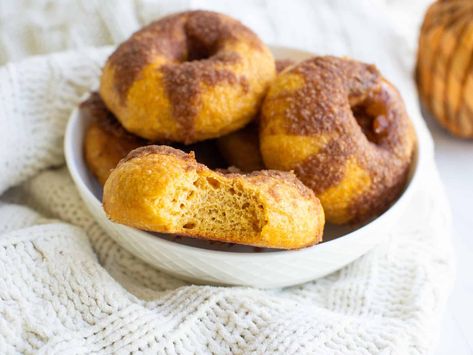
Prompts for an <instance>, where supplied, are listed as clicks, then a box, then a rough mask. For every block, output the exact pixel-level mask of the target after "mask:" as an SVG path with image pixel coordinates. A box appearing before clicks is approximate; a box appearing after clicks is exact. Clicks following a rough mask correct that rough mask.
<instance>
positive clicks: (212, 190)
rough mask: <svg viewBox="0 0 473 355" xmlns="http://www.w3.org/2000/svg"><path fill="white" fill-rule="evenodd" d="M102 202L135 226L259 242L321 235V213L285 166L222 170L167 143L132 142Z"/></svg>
mask: <svg viewBox="0 0 473 355" xmlns="http://www.w3.org/2000/svg"><path fill="white" fill-rule="evenodd" d="M103 207H104V210H105V212H106V214H107V216H108V217H109V218H110V219H111V220H112V221H115V222H118V223H121V224H125V225H128V226H132V227H136V228H139V229H143V230H148V231H154V232H162V233H171V234H178V235H183V236H188V237H193V238H201V239H208V240H216V241H221V242H230V243H238V244H245V245H253V246H258V247H267V248H282V249H294V248H302V247H306V246H310V245H312V244H315V243H317V242H319V241H321V239H322V233H323V226H324V213H323V210H322V207H321V205H320V202H319V200H318V199H317V198H316V197H315V195H314V193H313V192H312V191H311V190H310V189H308V188H307V187H305V186H304V185H303V184H302V183H301V182H300V181H299V180H298V179H297V178H296V177H295V176H294V174H292V173H287V172H276V171H261V172H256V173H252V174H249V175H243V174H239V173H231V172H227V173H223V172H216V171H212V170H210V169H208V168H207V167H206V166H205V165H202V164H199V163H197V162H196V160H195V158H194V155H193V153H190V154H186V153H184V152H182V151H180V150H177V149H174V148H171V147H168V146H147V147H142V148H138V149H135V150H134V151H132V152H131V153H130V154H129V155H128V156H127V157H126V158H125V159H123V160H122V161H121V162H120V163H119V165H118V166H117V168H116V169H115V170H113V171H112V173H111V175H110V177H109V178H108V180H107V182H106V184H105V187H104V194H103Z"/></svg>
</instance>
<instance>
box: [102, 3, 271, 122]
mask: <svg viewBox="0 0 473 355" xmlns="http://www.w3.org/2000/svg"><path fill="white" fill-rule="evenodd" d="M242 39H244V40H245V41H246V43H249V44H250V45H251V46H252V48H254V49H256V50H262V47H263V44H262V43H261V41H260V40H259V39H258V37H257V36H256V34H255V33H253V32H252V31H251V30H250V29H248V28H247V27H246V26H244V25H243V24H242V23H240V22H239V21H237V20H234V19H232V18H230V17H228V16H225V15H222V14H218V13H216V12H211V11H187V12H182V13H178V14H174V15H170V16H167V17H164V18H162V19H160V20H158V21H155V22H153V23H151V24H150V25H148V26H146V27H144V28H143V29H141V30H140V31H138V32H136V33H135V34H133V36H131V38H130V39H128V40H127V41H125V42H123V43H122V44H121V45H120V46H119V47H118V48H117V50H116V51H115V52H114V53H113V54H112V56H111V57H110V59H109V61H110V64H111V65H112V66H113V67H114V70H115V78H116V80H115V85H116V87H117V91H118V93H119V96H120V98H121V100H122V102H125V100H126V95H127V92H128V90H129V88H130V87H131V85H132V84H133V82H134V81H135V80H136V78H137V75H138V74H139V73H140V71H141V70H142V69H143V68H144V67H145V66H146V65H147V64H149V63H151V61H152V59H153V57H155V56H156V55H158V54H159V55H163V56H164V57H165V58H167V59H168V61H169V62H170V63H173V64H169V65H166V66H164V68H162V70H163V73H164V76H165V82H166V88H167V91H168V93H169V97H170V99H171V101H172V102H173V103H174V104H175V106H174V107H175V111H176V116H178V117H181V120H184V119H187V117H189V116H188V115H189V114H190V115H192V114H195V112H194V111H192V109H191V108H189V107H191V106H192V105H191V104H188V105H187V106H189V107H183V105H182V102H184V101H189V102H192V100H193V99H194V98H195V96H196V94H197V90H198V83H199V80H200V81H204V82H205V83H206V84H208V85H214V84H216V83H218V82H221V81H225V82H230V83H239V84H240V85H242V87H243V89H244V90H247V89H248V82H247V79H246V78H245V77H244V76H236V75H235V74H234V73H232V72H229V71H226V70H219V69H217V65H218V64H219V63H222V62H232V63H233V62H235V61H239V60H240V58H239V55H238V54H236V53H234V52H226V51H225V50H224V46H225V44H227V43H228V42H231V41H238V40H242ZM188 110H191V111H190V112H188ZM187 126H190V125H187V124H185V123H184V127H187Z"/></svg>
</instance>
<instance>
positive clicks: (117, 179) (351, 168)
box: [81, 11, 415, 249]
mask: <svg viewBox="0 0 473 355" xmlns="http://www.w3.org/2000/svg"><path fill="white" fill-rule="evenodd" d="M81 111H82V114H83V115H86V116H89V120H90V121H91V123H90V125H89V126H88V128H87V131H86V135H85V140H84V155H85V160H86V163H87V165H88V167H89V169H90V170H91V172H92V173H93V174H94V175H95V176H96V177H97V179H98V180H99V182H100V183H101V184H102V185H103V186H104V190H103V207H104V210H105V212H106V214H107V216H108V217H109V218H110V219H111V220H112V221H114V222H117V223H121V224H125V225H128V226H132V227H136V228H140V229H143V230H148V231H154V232H162V233H170V234H176V235H180V236H188V237H195V238H202V239H207V240H215V241H221V242H230V243H238V244H245V245H253V246H258V247H266V248H280V249H295V248H302V247H307V246H310V245H313V244H315V243H318V242H320V241H321V240H322V236H323V229H324V224H325V220H327V221H328V222H330V223H334V224H360V223H366V222H367V221H369V220H370V219H372V218H373V217H375V216H377V215H379V214H380V213H382V212H383V211H385V210H386V209H387V208H388V207H389V205H390V204H391V203H392V202H393V201H394V200H395V199H396V198H397V197H398V196H399V195H400V194H401V192H402V190H403V188H404V186H405V184H406V181H407V178H408V173H409V170H410V169H409V168H410V165H411V162H412V159H413V152H414V149H415V133H414V130H413V127H412V124H411V122H410V119H409V117H408V115H407V113H406V110H405V107H404V104H403V101H402V99H401V97H400V95H399V92H398V91H397V90H396V88H394V87H393V85H392V84H391V83H389V82H388V81H387V80H386V79H385V78H383V76H382V75H381V74H380V73H379V71H378V70H377V68H376V67H375V66H373V65H369V64H364V63H361V62H357V61H355V60H352V59H348V58H338V57H331V56H314V57H312V58H310V59H307V60H305V61H302V62H299V63H295V62H292V61H290V60H282V61H275V59H274V58H273V55H272V53H271V51H270V49H269V48H268V47H267V46H266V45H265V44H264V43H263V42H262V41H261V40H260V39H259V38H258V36H257V35H256V34H255V33H253V32H252V31H251V30H250V29H249V28H247V27H246V26H244V25H243V24H241V23H240V22H238V21H237V20H235V19H233V18H230V17H228V16H226V15H223V14H219V13H215V12H208V11H189V12H183V13H178V14H174V15H171V16H168V17H165V18H162V19H160V20H158V21H156V22H153V23H151V24H150V25H148V26H146V27H144V28H143V29H141V30H140V31H138V32H136V33H135V34H133V35H132V36H131V37H130V38H129V39H128V40H127V41H125V42H124V43H122V44H121V45H120V46H119V47H118V48H117V49H116V50H115V52H114V53H113V54H112V55H111V56H110V57H109V58H108V60H107V62H106V64H105V66H104V68H103V73H102V77H101V81H100V89H99V92H98V93H92V94H91V96H90V97H89V99H87V100H86V101H85V102H83V103H82V104H81Z"/></svg>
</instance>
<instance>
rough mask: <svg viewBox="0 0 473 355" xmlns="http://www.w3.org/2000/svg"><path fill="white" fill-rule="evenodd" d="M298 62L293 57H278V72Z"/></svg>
mask: <svg viewBox="0 0 473 355" xmlns="http://www.w3.org/2000/svg"><path fill="white" fill-rule="evenodd" d="M295 63H296V62H295V61H293V60H292V59H278V60H276V72H277V73H278V74H279V73H280V72H282V71H283V70H284V69H286V68H288V67H290V66H291V65H293V64H295Z"/></svg>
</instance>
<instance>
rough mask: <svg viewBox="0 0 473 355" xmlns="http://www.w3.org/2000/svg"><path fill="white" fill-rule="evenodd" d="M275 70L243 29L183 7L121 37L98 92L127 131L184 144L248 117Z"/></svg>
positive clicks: (237, 125) (262, 47)
mask: <svg viewBox="0 0 473 355" xmlns="http://www.w3.org/2000/svg"><path fill="white" fill-rule="evenodd" d="M274 77H275V64H274V59H273V56H272V54H271V52H270V51H269V49H268V48H267V47H266V46H265V45H264V44H263V42H261V40H260V39H259V38H258V37H257V36H256V34H255V33H253V32H252V31H251V30H250V29H248V28H247V27H246V26H244V25H243V24H241V23H240V22H239V21H237V20H235V19H232V18H230V17H228V16H225V15H222V14H218V13H215V12H209V11H189V12H182V13H178V14H175V15H171V16H168V17H165V18H163V19H161V20H158V21H156V22H153V23H151V24H150V25H148V26H146V27H144V28H143V29H141V30H140V31H138V32H136V33H135V34H133V35H132V36H131V37H130V38H129V39H128V40H127V41H125V42H124V43H122V44H121V45H120V46H119V47H118V48H117V49H116V51H115V52H114V53H113V54H112V55H111V56H110V57H109V59H108V60H107V62H106V64H105V67H104V69H103V73H102V77H101V81H100V95H101V97H102V98H103V100H104V101H105V103H106V105H107V107H108V108H109V109H110V110H111V111H112V112H113V113H114V114H115V116H116V117H117V118H118V120H119V121H120V122H121V124H122V125H123V127H125V129H126V130H128V131H129V132H131V133H134V134H136V135H138V136H140V137H143V138H145V139H147V140H151V141H163V140H165V141H174V142H180V143H185V144H190V143H192V142H196V141H201V140H204V139H209V138H214V137H218V136H221V135H224V134H226V133H229V132H231V131H234V130H236V129H239V128H241V127H243V126H244V125H245V124H247V123H248V122H249V121H250V120H251V119H252V117H254V115H255V114H256V113H257V111H258V109H259V107H260V103H261V101H262V99H263V96H264V94H265V93H266V90H267V88H268V86H269V83H270V82H271V81H272V80H273V79H274Z"/></svg>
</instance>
